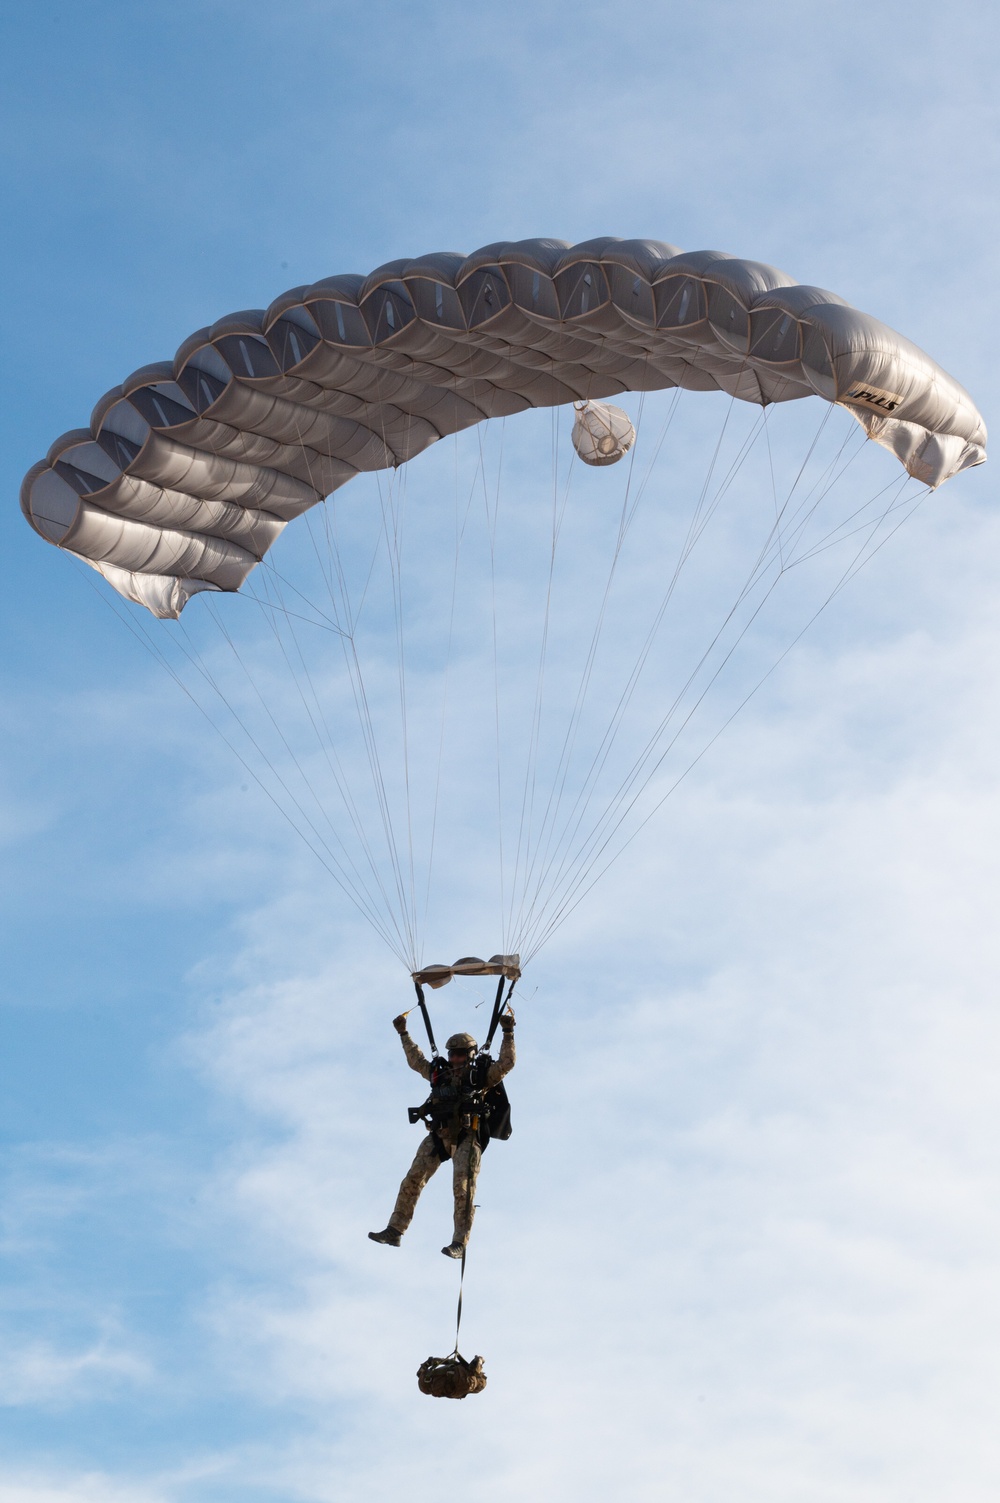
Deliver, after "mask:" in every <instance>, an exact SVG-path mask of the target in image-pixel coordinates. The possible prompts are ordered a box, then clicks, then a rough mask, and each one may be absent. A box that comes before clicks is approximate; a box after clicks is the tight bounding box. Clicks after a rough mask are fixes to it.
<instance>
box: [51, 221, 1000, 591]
mask: <svg viewBox="0 0 1000 1503" xmlns="http://www.w3.org/2000/svg"><path fill="white" fill-rule="evenodd" d="M674 386H678V387H687V388H691V389H694V390H698V391H714V390H718V389H721V390H723V391H725V392H728V393H729V394H730V395H731V396H733V397H737V398H739V399H741V400H743V401H747V402H754V403H759V404H762V405H766V404H769V403H773V402H786V401H790V400H792V399H794V398H798V397H805V396H809V395H812V394H816V395H819V396H820V397H822V398H823V399H825V400H826V401H827V402H836V403H840V404H842V405H843V406H845V407H846V408H847V409H848V410H849V411H850V412H852V413H853V415H854V416H855V417H856V418H857V419H858V421H859V422H860V423H861V424H862V425H863V426H864V428H865V429H866V431H867V433H868V435H869V436H870V437H871V438H873V439H875V440H876V441H877V442H878V443H880V444H883V445H884V446H885V447H887V448H889V449H891V450H892V451H893V452H894V453H895V454H896V455H897V456H898V458H899V459H900V461H901V462H902V464H903V465H904V466H905V468H906V469H907V470H908V471H909V473H910V474H911V475H913V476H915V477H916V478H917V479H919V480H921V481H923V482H925V483H926V484H927V485H928V486H931V487H935V486H937V485H940V484H941V483H942V482H943V481H945V480H947V479H948V478H949V477H950V476H952V475H954V474H956V473H957V472H958V471H960V470H963V469H965V468H967V467H968V466H970V465H975V464H980V463H982V461H983V460H984V459H985V457H986V455H985V444H986V431H985V427H984V425H983V421H982V418H981V417H980V415H979V413H978V412H977V410H976V408H975V406H974V404H973V402H972V400H971V398H970V397H969V395H968V394H967V393H966V392H965V391H964V390H963V389H962V387H961V386H959V385H958V383H957V382H956V381H954V380H953V379H952V378H951V377H950V376H949V375H947V374H946V373H945V372H944V371H943V370H942V369H941V368H940V367H939V366H937V365H936V364H935V363H934V361H932V360H931V359H930V358H929V357H928V356H927V355H925V354H924V353H923V352H922V351H921V350H919V349H917V348H916V346H915V345H912V344H910V343H909V341H908V340H906V339H904V338H902V336H900V335H899V334H896V333H894V332H893V331H892V330H891V329H889V328H887V327H886V326H885V325H884V324H881V323H879V322H878V321H877V320H876V319H874V318H870V317H868V315H866V314H864V313H859V312H858V311H857V309H855V308H852V307H851V306H850V305H849V304H847V303H846V302H845V301H844V300H843V299H842V298H840V297H837V296H836V294H834V293H831V292H824V291H822V290H821V289H819V288H816V287H808V286H801V285H799V284H798V283H796V282H795V281H794V280H793V279H792V278H791V277H789V276H786V275H785V273H784V272H781V271H777V270H775V268H774V267H771V266H766V265H763V264H762V263H759V262H756V261H743V260H739V259H737V258H735V257H732V256H728V255H725V254H723V253H721V252H718V251H696V252H693V253H686V254H684V253H681V252H680V251H678V250H677V248H676V247H674V246H671V245H665V244H662V243H660V242H657V241H652V240H614V239H599V240H591V241H587V242H584V243H583V244H581V245H576V246H568V245H566V244H564V243H563V242H561V241H556V240H525V241H519V242H503V243H498V244H495V245H489V246H486V247H484V248H483V249H482V250H479V251H476V252H475V254H473V255H471V256H467V257H462V256H460V255H453V254H444V253H442V254H437V255H428V256H424V257H421V258H419V259H417V260H400V261H393V262H390V263H388V264H387V265H385V266H382V267H379V269H378V270H377V271H374V272H372V273H371V275H370V276H368V277H361V276H334V277H329V278H327V279H326V280H324V281H321V282H316V283H314V284H313V285H311V286H305V287H298V288H294V289H293V290H292V291H290V292H287V293H284V294H283V295H282V296H281V297H279V298H278V299H277V300H276V301H275V302H274V303H272V304H271V306H270V308H268V309H267V310H266V311H259V310H255V311H252V312H245V313H235V314H232V315H230V316H229V317H228V318H223V319H220V320H219V322H218V323H216V324H213V325H212V326H211V327H210V328H206V329H201V330H199V331H198V332H197V333H196V334H193V335H192V336H191V337H190V338H189V339H187V340H185V341H184V343H183V344H182V345H181V347H180V349H179V350H178V351H177V354H176V356H175V357H174V359H173V360H172V361H166V362H162V363H160V364H156V365H149V366H145V367H143V368H142V369H141V370H139V371H136V372H135V373H134V374H133V375H132V376H130V377H129V378H128V380H126V381H125V382H124V383H123V384H122V385H121V386H120V387H115V388H114V390H113V391H110V392H108V393H107V395H106V396H104V397H102V399H101V400H100V401H99V402H98V404H97V406H96V408H95V409H94V413H93V416H92V418H91V423H90V427H89V428H88V429H80V430H74V431H72V432H70V433H66V434H64V435H63V436H62V437H61V438H59V439H57V440H56V442H55V443H54V444H53V445H52V448H51V449H50V450H49V453H48V456H47V457H46V459H45V460H43V461H42V462H40V463H39V464H36V465H35V466H34V467H33V468H32V469H31V470H30V471H29V473H28V475H27V476H26V478H25V481H24V484H23V487H22V494H21V504H22V507H23V510H24V513H25V515H26V516H27V518H28V520H29V521H30V523H31V525H32V526H33V527H34V528H35V530H36V531H37V532H39V533H40V534H41V536H42V537H44V538H46V539H47V540H48V541H49V542H51V543H54V544H56V545H57V546H59V547H61V548H66V549H68V550H70V551H71V552H73V553H75V554H77V555H79V556H80V557H81V558H83V559H85V560H86V561H87V562H88V563H89V564H91V565H93V567H94V568H96V569H98V570H99V571H100V572H101V573H102V574H103V575H104V577H105V578H106V579H107V580H108V581H109V582H110V583H111V584H112V585H113V586H114V587H115V589H116V590H118V591H119V592H120V593H121V594H122V595H123V596H125V597H127V598H128V599H131V600H133V601H136V602H138V603H140V604H142V605H144V606H146V607H148V609H149V610H150V611H151V612H152V613H153V614H154V615H155V616H160V617H173V618H176V617H177V616H179V614H180V612H181V610H182V609H183V607H184V605H185V604H186V603H187V601H188V600H189V599H190V597H191V596H192V595H193V594H195V593H196V592H198V591H201V590H230V591H231V590H237V589H239V587H240V586H241V585H242V584H243V582H244V580H245V579H246V578H247V576H248V574H249V573H250V572H251V570H252V569H253V568H254V567H255V565H256V564H257V563H258V562H259V561H260V560H261V559H262V558H263V557H264V555H265V554H266V552H267V551H268V549H269V548H270V547H271V545H272V544H273V543H274V541H275V539H276V538H277V537H278V535H279V534H280V532H281V531H282V529H283V528H284V527H285V525H286V523H287V522H288V521H289V520H291V519H292V518H293V517H296V516H298V515H299V514H300V513H302V512H304V511H306V510H308V508H310V507H312V506H314V505H315V504H316V503H317V502H318V501H320V500H322V499H323V498H324V497H326V496H327V495H329V494H330V493H331V492H333V491H334V490H336V489H337V488H338V487H339V486H342V485H344V484H345V483H346V482H347V481H348V480H350V479H351V477H352V476H354V475H355V474H357V473H358V472H359V471H364V470H379V469H386V468H392V467H395V466H398V465H400V464H402V463H403V462H404V461H406V460H408V459H410V458H412V457H413V456H414V455H415V454H418V453H420V452H421V450H423V449H425V448H427V447H428V445H430V444H432V443H434V442H435V440H437V439H439V438H441V437H442V436H444V435H445V434H451V433H456V432H458V431H459V430H461V429H464V428H468V427H470V426H472V425H473V424H476V423H478V422H480V421H481V420H483V419H486V418H488V417H493V416H505V415H509V414H512V413H516V412H519V411H523V410H524V409H526V408H529V407H546V406H557V405H560V404H563V403H570V402H577V403H584V404H588V406H589V411H590V413H591V415H593V414H595V413H598V412H599V411H600V410H601V408H600V404H598V403H596V400H595V399H599V398H602V397H607V396H613V395H615V394H616V393H619V392H623V391H627V390H632V391H653V390H659V389H662V388H665V387H674ZM614 410H615V409H607V408H605V409H604V411H605V412H606V413H607V412H614ZM586 411H587V409H584V411H580V410H579V409H578V412H577V424H578V428H579V426H580V424H581V422H583V420H584V416H585V412H586ZM621 416H624V415H621ZM587 421H589V419H587ZM625 421H626V422H627V421H628V420H627V419H625ZM629 426H630V425H629ZM601 436H602V434H600V433H599V434H598V435H597V439H596V448H597V449H598V450H599V449H600V438H601ZM604 436H610V437H614V438H615V439H616V445H617V447H618V448H621V449H622V451H624V449H625V448H627V447H628V442H626V440H627V437H628V435H627V433H626V432H625V431H624V430H621V431H619V429H618V428H617V427H616V426H615V420H613V419H609V420H608V426H607V432H606V434H605V435H604ZM581 453H582V451H581ZM582 457H584V458H587V455H586V454H585V453H582ZM615 457H618V456H617V455H616V456H615ZM589 462H594V460H593V459H591V460H590V461H589ZM597 462H603V461H602V460H601V459H598V460H597Z"/></svg>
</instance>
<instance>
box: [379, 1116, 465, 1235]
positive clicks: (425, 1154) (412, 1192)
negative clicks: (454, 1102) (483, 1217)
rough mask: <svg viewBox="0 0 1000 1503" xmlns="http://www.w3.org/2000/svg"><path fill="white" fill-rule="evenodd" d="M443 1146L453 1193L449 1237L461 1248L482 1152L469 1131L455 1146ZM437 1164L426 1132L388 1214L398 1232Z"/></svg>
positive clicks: (402, 1229)
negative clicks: (449, 1164) (448, 1156)
mask: <svg viewBox="0 0 1000 1503" xmlns="http://www.w3.org/2000/svg"><path fill="white" fill-rule="evenodd" d="M445 1146H446V1147H447V1148H448V1149H449V1152H450V1153H451V1162H452V1183H453V1188H454V1192H455V1235H454V1238H453V1239H452V1240H453V1241H455V1242H458V1243H461V1245H462V1246H463V1247H464V1246H465V1244H466V1243H467V1242H468V1240H469V1233H470V1232H471V1230H472V1218H473V1216H474V1215H475V1206H474V1205H473V1201H474V1199H475V1196H476V1180H477V1178H478V1176H479V1165H480V1162H481V1160H482V1157H483V1151H482V1149H481V1148H480V1146H479V1144H478V1143H477V1142H476V1139H475V1137H473V1136H472V1134H471V1133H470V1135H469V1136H468V1137H466V1138H463V1139H462V1141H461V1142H460V1143H459V1145H458V1147H457V1148H456V1147H455V1146H454V1145H453V1144H446V1145H445ZM440 1164H441V1160H440V1158H439V1157H438V1151H437V1147H436V1145H435V1143H434V1139H433V1137H432V1136H431V1134H430V1133H428V1134H427V1136H426V1138H424V1140H423V1142H422V1143H421V1145H420V1147H419V1148H418V1149H417V1152H416V1155H415V1157H414V1160H413V1163H412V1164H411V1165H410V1167H409V1169H408V1171H407V1173H406V1176H405V1178H404V1179H403V1183H402V1184H401V1185H400V1187H399V1194H398V1195H397V1196H396V1204H395V1205H394V1206H393V1209H392V1215H391V1216H390V1217H389V1225H390V1226H393V1227H395V1228H396V1231H397V1232H399V1233H400V1235H402V1233H403V1232H405V1231H406V1228H407V1227H408V1226H409V1224H410V1222H411V1221H412V1220H413V1212H414V1210H415V1208H416V1204H417V1201H418V1200H419V1199H420V1192H421V1190H422V1189H423V1188H424V1186H425V1185H426V1183H427V1181H428V1180H429V1179H430V1177H431V1175H432V1174H434V1173H435V1172H436V1171H437V1169H438V1168H439V1166H440Z"/></svg>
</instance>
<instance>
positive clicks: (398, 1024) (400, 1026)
mask: <svg viewBox="0 0 1000 1503" xmlns="http://www.w3.org/2000/svg"><path fill="white" fill-rule="evenodd" d="M392 1026H393V1028H395V1030H396V1032H397V1033H405V1032H406V1013H405V1012H401V1013H400V1015H399V1017H398V1018H393V1020H392Z"/></svg>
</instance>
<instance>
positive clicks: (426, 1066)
mask: <svg viewBox="0 0 1000 1503" xmlns="http://www.w3.org/2000/svg"><path fill="white" fill-rule="evenodd" d="M399 1037H400V1041H401V1042H402V1045H403V1053H404V1054H405V1055H406V1063H407V1064H408V1065H409V1067H410V1069H411V1070H416V1072H417V1074H418V1075H422V1076H423V1077H424V1079H425V1080H430V1078H431V1062H430V1060H429V1059H428V1058H427V1056H426V1054H425V1053H424V1051H423V1050H422V1049H421V1047H420V1045H419V1044H415V1043H414V1042H413V1040H412V1039H411V1038H410V1035H409V1034H408V1033H401V1034H400V1035H399Z"/></svg>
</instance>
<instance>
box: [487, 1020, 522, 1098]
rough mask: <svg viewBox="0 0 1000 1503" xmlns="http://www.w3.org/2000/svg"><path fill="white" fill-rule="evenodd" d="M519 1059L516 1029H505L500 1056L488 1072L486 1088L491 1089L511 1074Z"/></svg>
mask: <svg viewBox="0 0 1000 1503" xmlns="http://www.w3.org/2000/svg"><path fill="white" fill-rule="evenodd" d="M516 1061H517V1051H516V1050H515V1048H514V1030H513V1028H510V1029H505V1030H504V1036H503V1043H502V1044H501V1045H500V1058H499V1059H497V1060H495V1061H494V1063H493V1064H492V1065H490V1067H489V1069H488V1070H487V1072H486V1089H487V1090H491V1089H492V1088H493V1086H495V1085H497V1084H498V1083H499V1082H500V1081H501V1080H503V1078H504V1076H505V1075H509V1074H510V1072H511V1070H513V1068H514V1065H515V1063H516Z"/></svg>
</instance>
